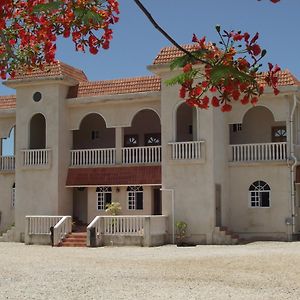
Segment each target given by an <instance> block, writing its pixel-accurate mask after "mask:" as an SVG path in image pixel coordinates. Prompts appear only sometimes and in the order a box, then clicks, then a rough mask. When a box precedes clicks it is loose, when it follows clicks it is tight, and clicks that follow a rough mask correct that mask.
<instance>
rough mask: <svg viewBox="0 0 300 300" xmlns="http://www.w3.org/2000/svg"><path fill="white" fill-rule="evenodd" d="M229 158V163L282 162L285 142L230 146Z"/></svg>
mask: <svg viewBox="0 0 300 300" xmlns="http://www.w3.org/2000/svg"><path fill="white" fill-rule="evenodd" d="M229 156H230V157H229V161H231V162H254V161H284V160H286V159H287V149H286V142H284V143H260V144H240V145H230V146H229Z"/></svg>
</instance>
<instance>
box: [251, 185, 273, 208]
mask: <svg viewBox="0 0 300 300" xmlns="http://www.w3.org/2000/svg"><path fill="white" fill-rule="evenodd" d="M270 193H271V189H270V187H269V185H268V184H267V183H265V182H264V181H260V180H258V181H255V182H254V183H252V184H251V186H250V188H249V197H250V206H251V207H270Z"/></svg>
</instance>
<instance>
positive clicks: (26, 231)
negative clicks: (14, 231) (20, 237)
mask: <svg viewBox="0 0 300 300" xmlns="http://www.w3.org/2000/svg"><path fill="white" fill-rule="evenodd" d="M29 221H30V218H29V217H25V244H26V245H29V244H30V237H29Z"/></svg>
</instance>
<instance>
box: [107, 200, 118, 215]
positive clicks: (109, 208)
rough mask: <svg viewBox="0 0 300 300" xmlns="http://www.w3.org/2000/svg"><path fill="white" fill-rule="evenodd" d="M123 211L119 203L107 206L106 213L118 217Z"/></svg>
mask: <svg viewBox="0 0 300 300" xmlns="http://www.w3.org/2000/svg"><path fill="white" fill-rule="evenodd" d="M121 210H122V207H121V204H120V203H119V202H112V203H110V204H107V205H106V210H105V212H106V213H108V214H110V215H112V216H116V215H118V214H119V213H120V211H121Z"/></svg>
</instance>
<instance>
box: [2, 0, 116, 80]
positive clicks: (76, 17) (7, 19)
mask: <svg viewBox="0 0 300 300" xmlns="http://www.w3.org/2000/svg"><path fill="white" fill-rule="evenodd" d="M118 14H119V8H118V1H117V0H73V1H67V0H60V1H59V0H58V1H55V0H52V1H49V0H28V1H23V0H2V1H1V4H0V75H1V78H2V79H5V78H6V75H7V74H9V75H10V76H11V77H14V75H15V70H19V69H22V68H25V67H26V68H31V67H32V66H36V67H40V68H42V67H43V65H44V64H45V63H47V64H49V63H53V62H54V61H55V52H56V39H57V36H63V37H65V38H72V41H73V42H74V44H75V49H76V50H77V51H85V50H86V48H88V49H89V51H90V52H91V53H92V54H96V53H97V52H98V51H99V49H100V48H103V49H108V48H109V43H110V40H111V39H112V33H113V32H112V29H111V28H110V27H111V25H112V24H114V23H116V22H118V17H117V15H118Z"/></svg>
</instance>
